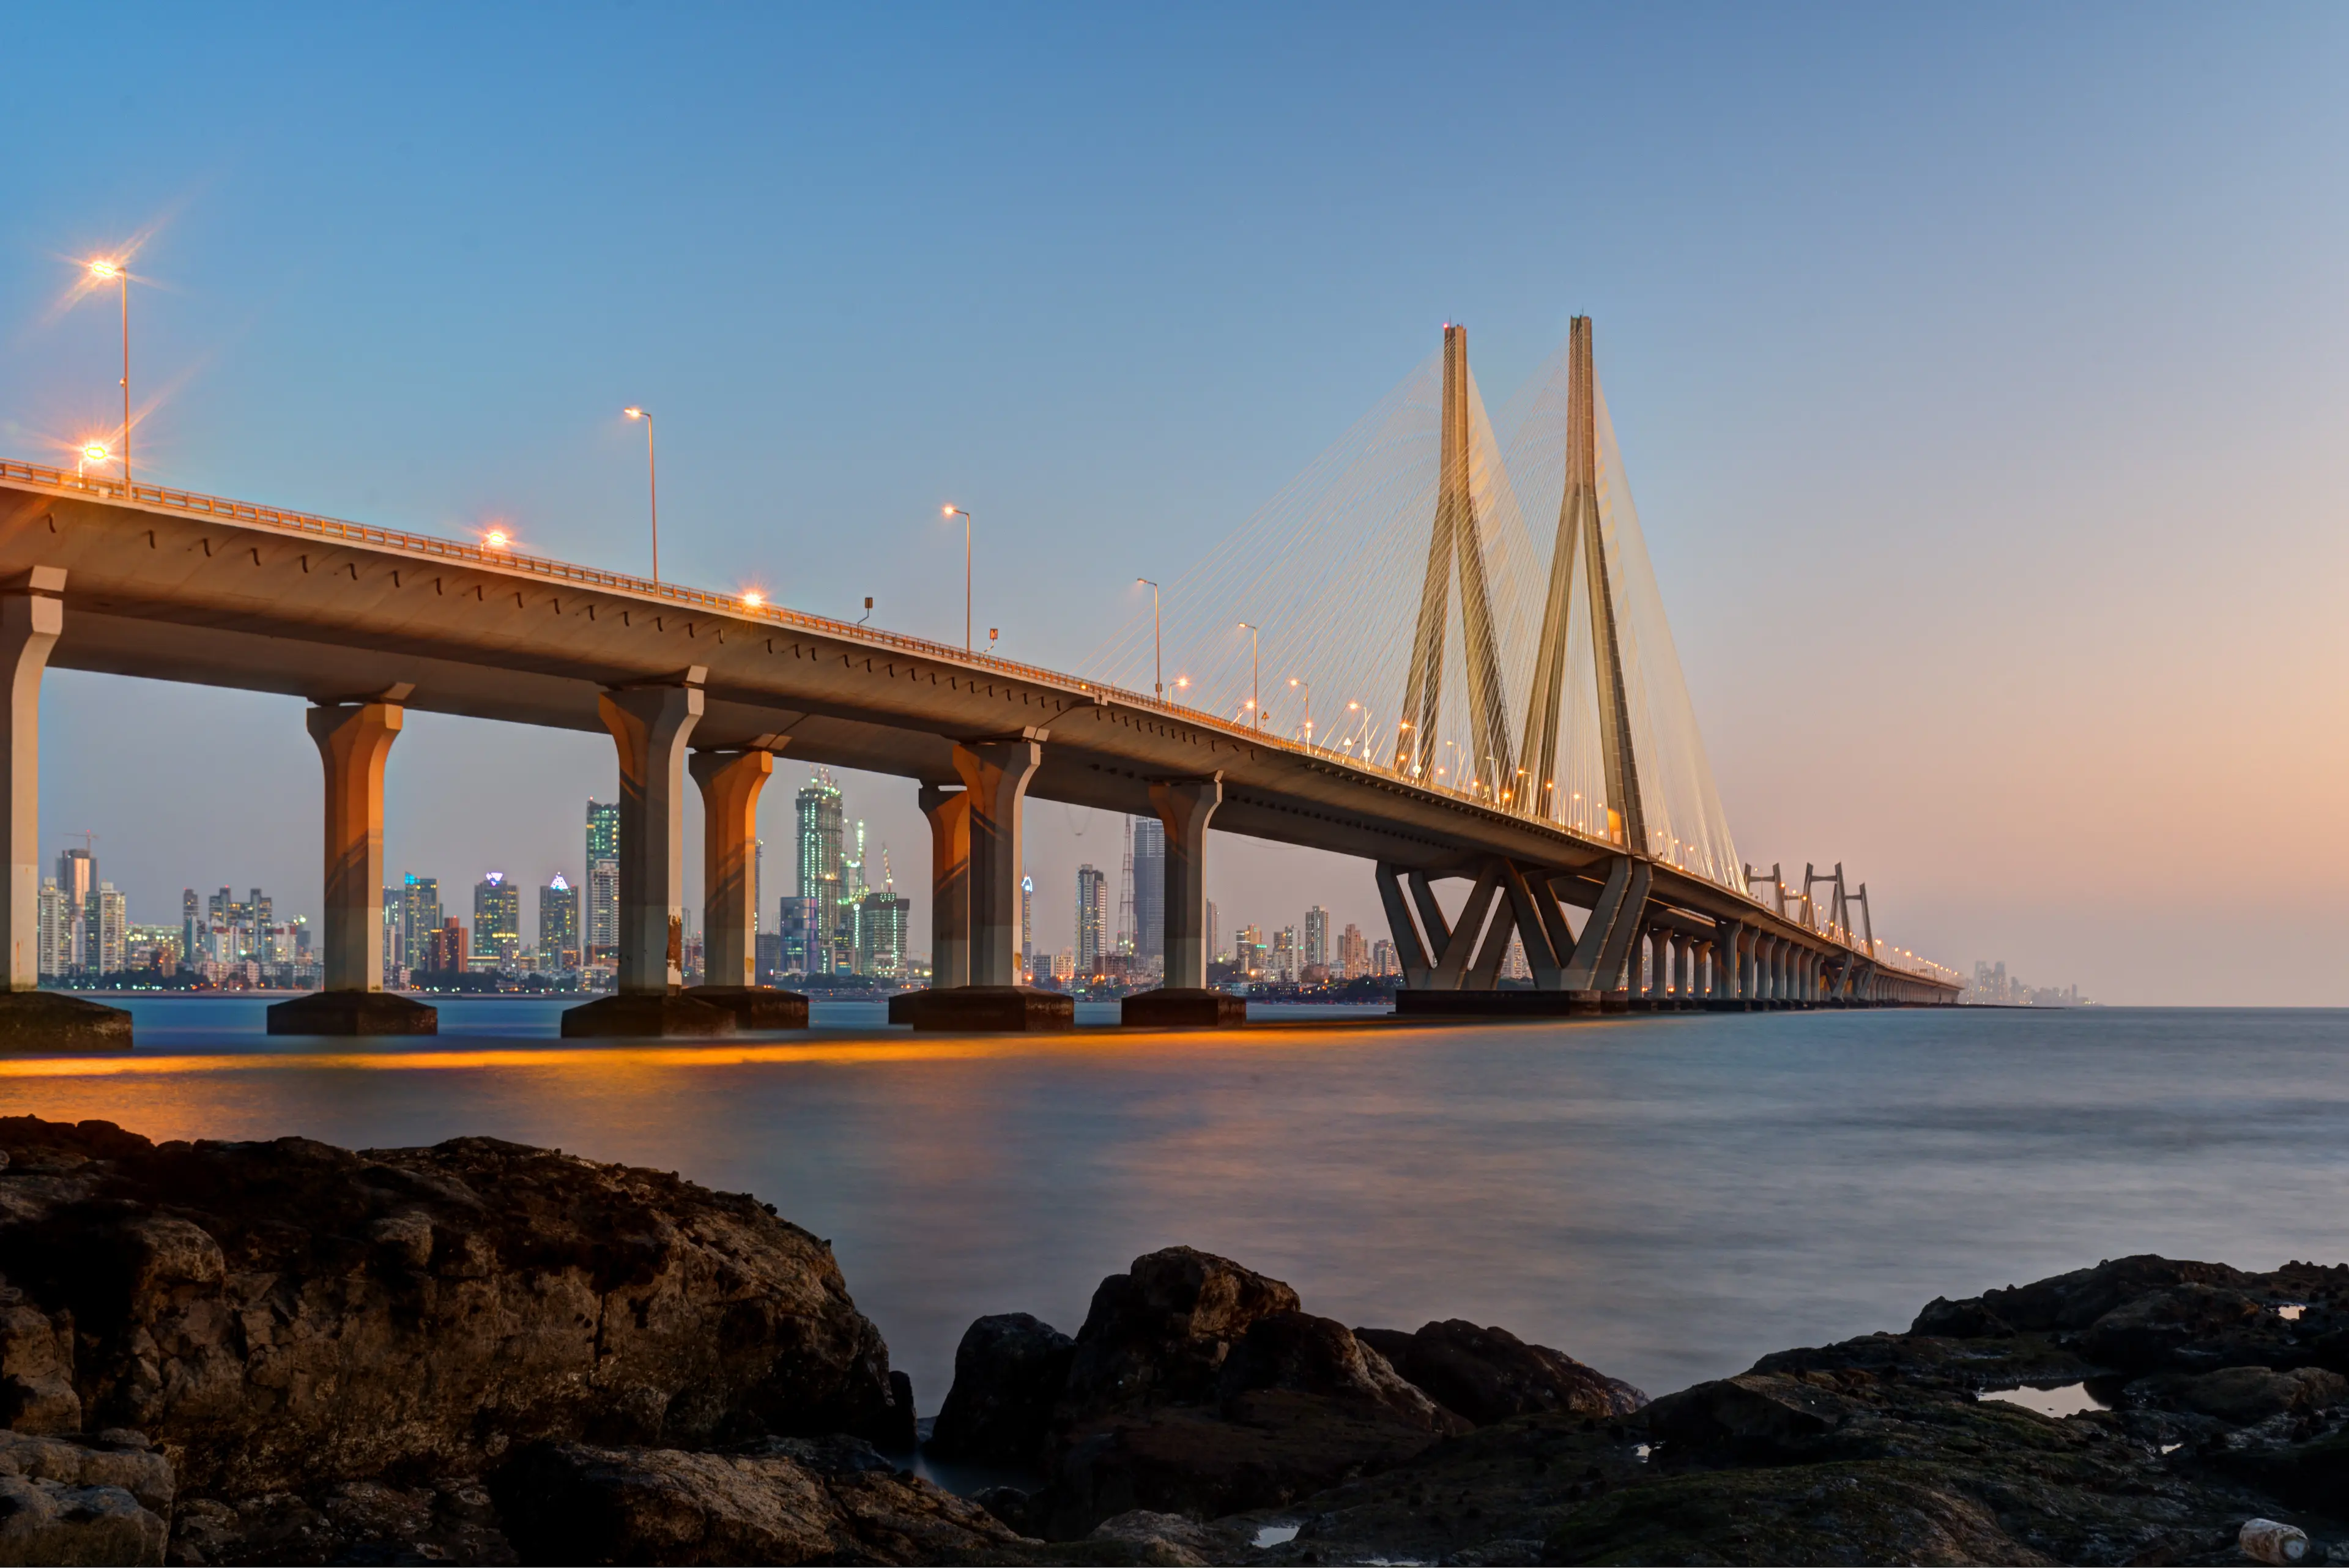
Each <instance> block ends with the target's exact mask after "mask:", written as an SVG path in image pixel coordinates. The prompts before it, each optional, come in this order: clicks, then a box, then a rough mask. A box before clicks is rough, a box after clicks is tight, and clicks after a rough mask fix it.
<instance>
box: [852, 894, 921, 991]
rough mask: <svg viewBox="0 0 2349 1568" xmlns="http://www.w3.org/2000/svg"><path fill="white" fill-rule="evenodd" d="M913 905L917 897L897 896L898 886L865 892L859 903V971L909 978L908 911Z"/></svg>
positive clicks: (878, 976)
mask: <svg viewBox="0 0 2349 1568" xmlns="http://www.w3.org/2000/svg"><path fill="white" fill-rule="evenodd" d="M913 907H914V901H913V900H912V899H911V898H899V897H897V891H896V889H895V888H882V889H881V890H880V891H878V892H874V893H867V894H865V895H864V899H863V900H862V902H861V903H860V904H859V905H858V907H857V920H856V931H857V940H858V941H859V943H860V948H859V950H858V952H857V955H856V956H857V970H856V971H857V972H858V973H859V974H869V975H871V976H873V977H874V979H875V980H903V979H905V925H906V915H907V913H908V911H910V910H911V909H913Z"/></svg>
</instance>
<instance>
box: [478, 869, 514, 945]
mask: <svg viewBox="0 0 2349 1568" xmlns="http://www.w3.org/2000/svg"><path fill="white" fill-rule="evenodd" d="M521 956H522V889H521V888H517V887H515V886H514V885H513V884H512V883H511V882H509V881H507V880H506V874H505V873H504V872H502V871H491V872H487V873H485V874H483V876H482V877H481V880H480V881H478V882H476V883H474V884H473V957H472V962H473V966H474V967H475V968H477V969H512V967H513V964H514V961H515V960H516V959H518V958H520V957H521Z"/></svg>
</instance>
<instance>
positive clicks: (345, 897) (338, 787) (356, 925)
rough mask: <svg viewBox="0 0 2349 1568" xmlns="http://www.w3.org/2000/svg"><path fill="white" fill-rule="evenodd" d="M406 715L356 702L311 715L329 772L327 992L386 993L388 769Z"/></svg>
mask: <svg viewBox="0 0 2349 1568" xmlns="http://www.w3.org/2000/svg"><path fill="white" fill-rule="evenodd" d="M406 714H407V710H406V709H404V708H402V707H401V706H400V705H399V704H398V703H397V702H356V703H349V704H338V705H336V706H334V707H321V708H313V709H311V710H310V711H309V713H308V715H307V716H306V720H305V722H306V723H307V725H308V727H309V731H310V739H311V740H312V741H313V742H316V744H317V747H318V760H319V761H320V762H321V763H324V764H325V767H326V898H325V900H324V901H325V906H326V907H325V908H324V909H322V910H321V911H320V912H319V914H320V920H319V924H320V927H321V933H320V934H321V937H322V940H321V941H320V943H319V947H318V963H319V971H320V973H319V984H320V989H321V990H325V991H381V990H382V989H383V769H384V763H386V762H387V761H388V760H389V759H390V756H391V742H394V741H396V740H398V738H399V731H400V725H401V723H402V722H403V720H404V719H405V717H406Z"/></svg>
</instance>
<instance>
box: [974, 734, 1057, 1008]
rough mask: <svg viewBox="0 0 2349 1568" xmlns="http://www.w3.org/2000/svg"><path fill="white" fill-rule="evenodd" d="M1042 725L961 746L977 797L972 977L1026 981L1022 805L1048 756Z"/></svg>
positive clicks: (996, 982)
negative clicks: (1022, 964) (1022, 969)
mask: <svg viewBox="0 0 2349 1568" xmlns="http://www.w3.org/2000/svg"><path fill="white" fill-rule="evenodd" d="M1044 735H1045V732H1044V731H1042V730H1036V729H1028V730H1021V731H1019V732H1017V733H1015V734H1009V735H1004V736H999V737H994V738H990V739H988V740H983V741H972V742H968V743H966V744H962V745H957V747H955V750H954V761H955V771H956V772H957V773H958V774H961V775H962V782H963V794H964V796H965V797H966V798H967V799H968V801H969V803H970V983H971V984H973V985H1017V984H1019V805H1020V801H1021V799H1022V797H1024V796H1025V795H1026V794H1027V793H1028V780H1029V779H1030V776H1032V775H1033V774H1035V772H1036V765H1037V764H1038V763H1040V762H1042V761H1043V760H1044V747H1043V745H1042V742H1043V739H1044Z"/></svg>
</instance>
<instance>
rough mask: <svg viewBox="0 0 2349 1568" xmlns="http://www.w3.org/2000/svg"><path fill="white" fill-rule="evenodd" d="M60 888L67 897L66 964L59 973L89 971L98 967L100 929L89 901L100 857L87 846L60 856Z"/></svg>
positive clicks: (96, 887)
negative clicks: (97, 950)
mask: <svg viewBox="0 0 2349 1568" xmlns="http://www.w3.org/2000/svg"><path fill="white" fill-rule="evenodd" d="M57 891H58V892H59V893H61V894H62V895H63V896H64V898H65V901H66V952H65V967H64V968H63V969H61V970H59V971H57V972H58V973H60V974H88V973H90V972H92V971H94V970H95V969H96V968H97V959H98V955H97V952H96V946H97V931H96V929H95V928H94V922H93V919H92V917H93V916H94V915H95V914H96V913H97V909H96V908H95V906H93V905H92V903H91V901H90V897H91V895H92V894H94V893H96V892H97V891H98V857H96V856H95V855H92V854H91V853H90V852H89V851H88V849H87V848H83V849H67V850H64V851H61V852H60V853H59V854H58V856H57Z"/></svg>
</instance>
